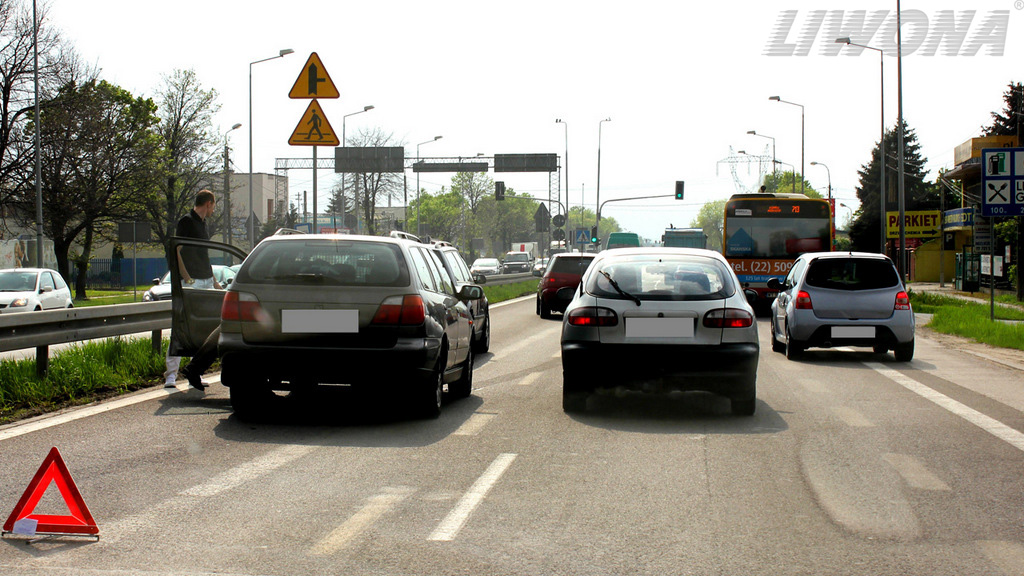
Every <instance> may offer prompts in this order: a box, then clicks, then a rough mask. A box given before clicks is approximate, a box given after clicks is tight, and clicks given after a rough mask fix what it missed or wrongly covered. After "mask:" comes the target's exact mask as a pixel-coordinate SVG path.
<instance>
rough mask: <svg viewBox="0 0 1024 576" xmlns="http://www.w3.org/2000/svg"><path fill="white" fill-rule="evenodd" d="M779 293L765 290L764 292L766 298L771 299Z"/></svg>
mask: <svg viewBox="0 0 1024 576" xmlns="http://www.w3.org/2000/svg"><path fill="white" fill-rule="evenodd" d="M778 295H779V293H778V292H765V293H764V297H765V299H766V300H771V299H772V298H775V297H776V296H778Z"/></svg>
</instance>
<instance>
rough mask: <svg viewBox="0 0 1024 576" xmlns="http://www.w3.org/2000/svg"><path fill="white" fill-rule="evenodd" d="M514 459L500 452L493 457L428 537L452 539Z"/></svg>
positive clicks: (442, 539) (438, 539)
mask: <svg viewBox="0 0 1024 576" xmlns="http://www.w3.org/2000/svg"><path fill="white" fill-rule="evenodd" d="M515 459H516V454H500V455H499V456H498V457H497V458H495V459H494V462H491V465H490V466H488V467H487V470H485V471H484V473H483V475H481V476H480V477H479V478H477V481H476V482H474V483H473V485H472V486H471V487H470V488H469V491H468V492H466V494H465V495H463V496H462V499H460V500H459V502H458V503H457V504H456V505H455V508H453V509H452V511H451V512H449V513H448V516H447V517H445V519H444V520H442V521H441V523H440V524H438V526H437V528H435V529H434V532H433V533H431V534H430V537H429V538H428V539H429V540H437V541H442V542H448V541H451V540H454V539H455V536H456V535H457V534H458V533H459V530H461V529H462V526H463V525H464V524H465V523H466V520H468V519H469V515H470V514H472V513H473V510H475V509H476V507H477V506H479V505H480V503H481V502H483V499H484V497H486V496H487V493H488V492H489V491H490V490H491V488H492V487H493V486H494V484H495V483H497V482H498V479H500V478H501V475H502V474H504V473H505V470H507V469H508V467H509V466H511V465H512V461H513V460H515Z"/></svg>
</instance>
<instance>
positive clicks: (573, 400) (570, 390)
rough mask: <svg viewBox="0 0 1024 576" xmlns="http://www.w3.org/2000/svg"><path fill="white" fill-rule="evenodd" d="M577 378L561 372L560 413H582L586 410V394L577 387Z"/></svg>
mask: <svg viewBox="0 0 1024 576" xmlns="http://www.w3.org/2000/svg"><path fill="white" fill-rule="evenodd" d="M576 381H577V378H576V377H574V376H572V375H571V374H569V373H568V372H566V371H565V370H563V371H562V411H564V412H583V411H585V410H586V409H587V393H586V392H585V391H582V390H580V389H579V387H578V386H577V382H576Z"/></svg>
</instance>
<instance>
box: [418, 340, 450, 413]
mask: <svg viewBox="0 0 1024 576" xmlns="http://www.w3.org/2000/svg"><path fill="white" fill-rule="evenodd" d="M447 354H448V353H447V352H446V351H445V350H444V349H443V348H442V349H441V356H440V358H438V359H437V366H435V367H434V371H433V372H432V373H431V375H430V378H429V379H428V380H427V381H426V382H424V383H423V386H422V387H421V388H422V389H421V390H419V391H418V392H417V394H416V411H417V412H419V414H420V415H421V416H422V417H423V418H437V417H439V416H440V415H441V395H442V392H443V390H444V359H445V357H447Z"/></svg>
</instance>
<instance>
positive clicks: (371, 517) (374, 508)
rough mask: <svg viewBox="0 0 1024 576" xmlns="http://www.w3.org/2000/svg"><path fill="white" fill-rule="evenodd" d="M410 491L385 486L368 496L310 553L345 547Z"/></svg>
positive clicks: (315, 553)
mask: <svg viewBox="0 0 1024 576" xmlns="http://www.w3.org/2000/svg"><path fill="white" fill-rule="evenodd" d="M412 493H413V489H412V488H408V487H399V488H385V490H384V492H382V493H380V494H377V495H376V496H374V497H372V498H370V500H369V501H368V502H367V503H366V505H365V506H363V507H362V508H360V509H359V511H358V512H356V513H355V514H353V515H352V517H351V518H349V519H348V520H346V521H345V522H344V523H343V524H342V525H341V526H338V527H337V528H335V529H334V530H333V531H332V532H331V533H330V534H328V535H327V536H326V537H324V539H323V540H321V541H320V542H317V544H316V546H314V547H313V548H312V550H310V553H311V554H313V555H314V556H330V555H331V554H334V553H336V552H338V551H339V550H341V549H343V548H345V547H346V546H348V544H349V543H350V542H352V540H354V539H356V538H357V537H358V536H359V535H360V534H362V533H363V532H365V531H366V529H367V528H369V527H370V526H371V525H373V523H374V522H376V521H377V520H379V519H380V518H381V517H382V516H384V515H385V514H387V513H388V512H389V511H391V510H392V509H393V508H394V507H395V506H397V505H398V504H399V503H400V502H402V501H403V500H405V499H406V498H408V497H409V495H410V494H412Z"/></svg>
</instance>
